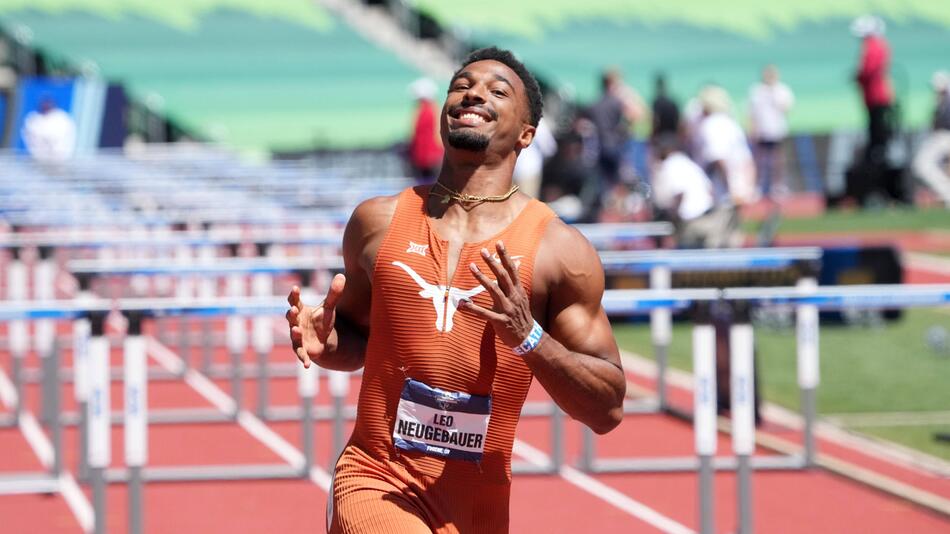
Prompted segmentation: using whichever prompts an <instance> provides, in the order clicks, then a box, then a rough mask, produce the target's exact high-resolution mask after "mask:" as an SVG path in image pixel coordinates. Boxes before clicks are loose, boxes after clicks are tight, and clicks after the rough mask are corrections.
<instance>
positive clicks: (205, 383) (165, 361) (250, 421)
mask: <svg viewBox="0 0 950 534" xmlns="http://www.w3.org/2000/svg"><path fill="white" fill-rule="evenodd" d="M146 339H147V341H148V344H147V347H148V349H147V350H148V354H149V355H150V356H152V357H154V358H155V360H156V361H158V363H159V364H160V365H161V366H162V367H164V368H165V369H167V370H168V371H172V372H180V370H181V369H183V368H184V365H185V362H184V361H183V360H182V359H181V358H180V357H179V356H178V355H177V354H175V353H174V352H172V351H171V349H169V348H168V347H166V346H165V345H163V344H162V343H161V342H160V341H158V340H157V339H155V338H153V337H148V338H146ZM176 369H177V370H178V371H176ZM185 382H186V383H187V384H188V385H189V386H191V387H192V389H194V390H195V391H197V392H198V394H199V395H201V396H202V397H204V398H205V399H207V400H208V402H210V403H211V404H213V405H214V406H215V407H216V408H218V410H220V411H222V412H224V413H234V411H235V410H236V409H237V406H236V405H235V402H234V399H233V398H231V396H230V395H228V394H227V393H225V392H224V390H222V389H221V388H219V387H218V386H217V385H216V384H215V383H214V382H212V381H211V380H209V379H208V378H207V377H206V376H204V375H203V374H201V373H199V372H198V371H196V370H194V369H189V370H188V371H186V372H185ZM237 422H238V425H240V426H241V428H243V429H244V430H245V431H246V432H247V433H248V434H250V435H251V436H252V437H253V438H255V439H257V440H258V441H260V442H261V443H263V444H264V446H266V447H267V448H268V449H270V450H271V451H272V452H273V453H274V454H276V455H277V456H279V457H281V458H282V459H283V460H284V461H285V462H287V463H288V464H290V465H291V466H292V467H295V468H299V467H302V466H303V464H304V456H303V453H302V452H301V451H300V449H297V448H296V447H294V446H293V445H292V444H291V443H290V442H288V441H287V440H285V439H284V438H283V437H281V436H280V434H278V433H276V432H274V431H273V430H271V428H270V427H268V426H267V425H266V424H264V422H263V421H261V420H260V419H259V418H258V417H257V416H255V415H254V414H252V413H251V412H248V411H246V410H241V411H239V412H238V414H237ZM310 480H311V481H312V482H313V483H314V484H316V485H317V486H318V487H320V489H322V490H323V491H325V492H329V490H330V480H331V478H330V474H329V473H327V472H326V471H325V470H323V469H322V468H320V467H317V466H313V467H312V468H311V469H310Z"/></svg>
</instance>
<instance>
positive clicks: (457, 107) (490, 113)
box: [449, 104, 498, 121]
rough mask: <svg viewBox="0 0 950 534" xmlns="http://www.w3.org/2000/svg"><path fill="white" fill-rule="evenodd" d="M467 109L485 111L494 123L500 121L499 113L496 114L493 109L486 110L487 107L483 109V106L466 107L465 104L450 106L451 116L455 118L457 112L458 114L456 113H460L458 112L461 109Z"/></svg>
mask: <svg viewBox="0 0 950 534" xmlns="http://www.w3.org/2000/svg"><path fill="white" fill-rule="evenodd" d="M465 108H472V109H478V110H481V111H484V112H485V113H487V114H488V116H489V117H491V120H493V121H496V120H498V112H496V111H495V110H493V109H491V108H486V107H482V106H466V105H463V104H456V105H454V106H450V107H449V115H452V116H455V112H456V111H458V110H460V109H465Z"/></svg>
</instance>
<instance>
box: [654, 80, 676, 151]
mask: <svg viewBox="0 0 950 534" xmlns="http://www.w3.org/2000/svg"><path fill="white" fill-rule="evenodd" d="M652 111H653V128H652V131H651V134H650V137H651V138H654V139H655V138H656V137H658V136H660V135H662V134H665V133H672V134H675V133H677V132H679V126H680V109H679V106H678V105H677V104H676V101H674V100H673V99H672V98H671V97H670V95H669V93H668V91H667V87H666V77H665V76H664V75H663V73H659V74H657V75H656V81H655V85H654V92H653V105H652Z"/></svg>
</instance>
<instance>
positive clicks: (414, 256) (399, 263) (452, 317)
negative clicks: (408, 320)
mask: <svg viewBox="0 0 950 534" xmlns="http://www.w3.org/2000/svg"><path fill="white" fill-rule="evenodd" d="M499 238H502V239H503V238H504V236H499ZM495 242H496V240H488V241H484V242H479V243H464V244H462V243H452V242H449V241H447V240H442V239H439V238H438V237H436V236H434V235H433V234H431V233H428V234H420V235H416V236H413V238H409V237H405V238H404V240H403V241H402V242H400V241H397V240H395V239H390V240H387V242H385V243H384V245H383V246H382V247H381V248H380V251H379V254H378V257H377V260H376V269H375V276H374V285H375V286H376V288H377V290H378V291H377V296H378V298H380V299H381V300H382V301H383V302H381V303H380V304H383V305H384V306H386V307H387V308H388V309H389V311H390V313H392V314H399V315H401V316H405V315H407V314H408V315H410V316H411V317H413V318H415V319H417V320H418V325H419V327H421V328H426V327H428V326H431V327H434V329H435V330H436V331H438V332H439V333H443V334H444V333H449V332H452V331H453V329H454V328H455V326H456V325H457V324H459V320H460V319H461V316H459V315H458V314H457V312H458V306H459V303H460V302H461V301H463V300H471V301H472V302H474V303H475V304H477V305H479V306H482V307H485V308H492V307H493V306H494V304H495V303H494V302H493V299H492V297H491V293H490V292H489V291H488V290H487V288H486V287H485V286H484V285H482V284H481V283H480V282H479V281H478V279H477V278H476V277H475V275H474V274H473V272H472V271H471V269H470V267H469V266H470V265H472V264H474V265H476V266H477V267H478V269H479V270H480V271H481V272H482V273H485V274H486V275H487V276H488V278H489V279H491V280H492V281H494V280H495V278H496V276H495V274H494V272H493V271H492V269H491V267H490V265H489V263H493V264H494V265H496V266H500V265H501V263H500V260H499V258H498V254H497V252H493V253H491V255H490V257H489V258H487V259H486V258H485V257H484V256H483V255H482V250H483V249H485V250H492V251H493V250H495V248H494V247H495ZM523 252H524V251H519V250H518V249H517V248H516V249H514V250H511V251H510V252H509V254H510V257H511V258H512V260H513V261H514V262H515V264H516V265H518V267H519V280H518V283H520V284H522V286H523V287H525V288H526V289H529V287H530V274H529V273H524V274H522V273H521V272H520V267H521V265H520V264H521V261H522V260H523V258H524V257H525V256H526V255H525V254H524V253H523ZM469 319H470V321H468V322H472V321H476V322H479V321H477V319H475V318H474V317H470V318H469ZM463 322H464V321H463ZM480 322H483V321H480Z"/></svg>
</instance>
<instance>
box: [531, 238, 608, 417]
mask: <svg viewBox="0 0 950 534" xmlns="http://www.w3.org/2000/svg"><path fill="white" fill-rule="evenodd" d="M535 265H536V267H535V284H534V285H536V286H537V284H538V283H541V284H544V287H543V290H544V291H545V293H546V294H547V307H546V311H545V319H546V325H545V334H544V335H543V336H542V338H541V342H540V344H539V345H538V347H537V348H536V349H535V350H534V351H532V352H530V353H528V354H526V355H525V356H524V359H525V362H526V363H527V364H528V366H529V367H530V368H531V370H532V371H533V372H534V375H535V376H536V377H537V379H538V381H539V382H540V383H541V385H542V386H544V389H545V390H547V392H548V394H549V395H551V398H553V399H554V401H555V402H556V403H557V404H558V406H560V407H561V409H563V410H564V411H565V412H566V413H567V414H568V415H570V416H571V417H573V418H575V419H577V420H579V421H581V422H583V423H584V424H586V425H587V426H589V427H590V428H591V429H592V430H594V431H595V432H597V433H600V434H603V433H606V432H609V431H610V430H612V429H613V428H614V427H616V426H617V425H618V424H619V423H620V420H621V419H622V417H623V399H624V394H625V392H626V380H625V378H624V374H623V368H622V367H621V364H620V354H619V351H618V349H617V343H616V341H615V340H614V337H613V332H612V330H611V327H610V322H609V321H608V320H607V314H606V313H605V312H604V309H603V307H602V305H601V299H602V297H603V293H604V271H603V267H602V266H601V264H600V258H599V257H598V255H597V252H596V251H595V250H594V248H593V247H592V246H591V245H590V243H589V242H588V241H587V240H586V239H585V238H584V237H583V236H582V235H581V234H580V233H579V232H577V231H576V230H574V229H573V228H570V227H569V226H567V225H565V224H563V223H562V222H561V221H553V222H552V223H551V225H550V227H549V229H548V231H547V232H546V235H545V239H544V241H543V242H542V244H541V250H539V251H538V257H537V259H536V264H535Z"/></svg>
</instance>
